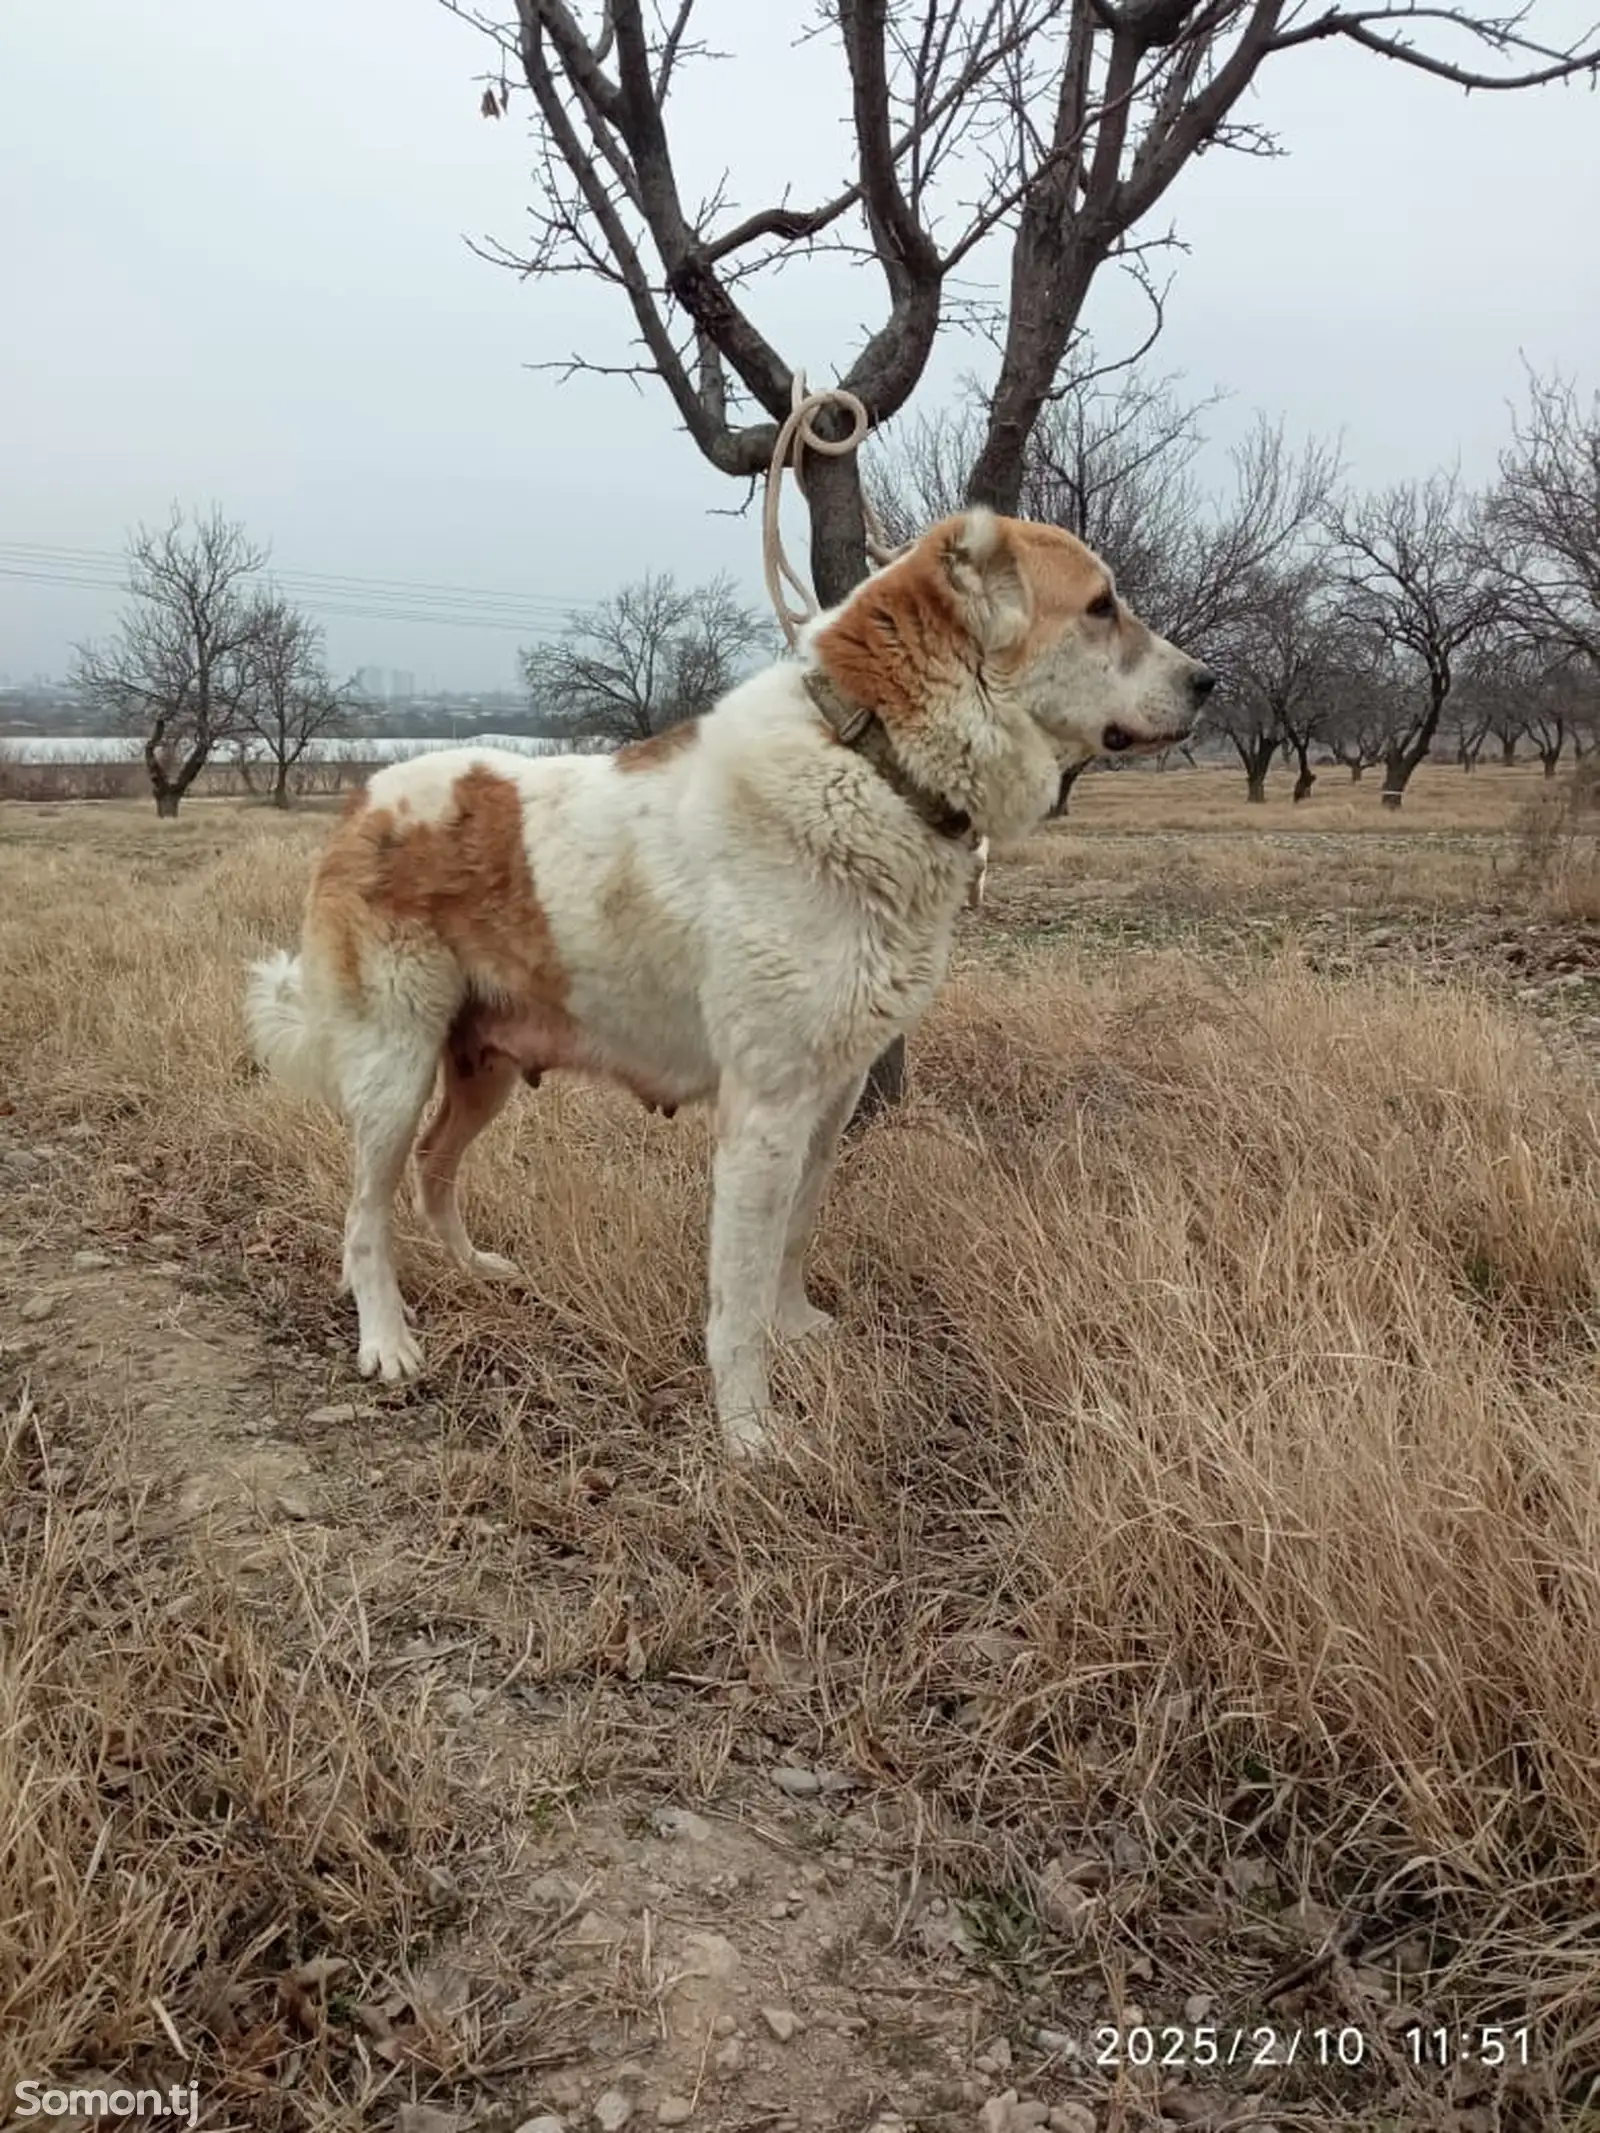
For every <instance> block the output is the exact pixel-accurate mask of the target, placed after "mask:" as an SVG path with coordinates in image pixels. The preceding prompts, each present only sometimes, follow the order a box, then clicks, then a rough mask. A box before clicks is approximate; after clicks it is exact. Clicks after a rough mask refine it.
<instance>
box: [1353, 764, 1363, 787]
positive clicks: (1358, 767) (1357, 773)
mask: <svg viewBox="0 0 1600 2133" xmlns="http://www.w3.org/2000/svg"><path fill="white" fill-rule="evenodd" d="M1366 767H1367V766H1366V764H1365V763H1352V764H1351V765H1350V782H1351V784H1352V785H1359V784H1360V783H1361V773H1362V772H1363V771H1364V770H1365V769H1366Z"/></svg>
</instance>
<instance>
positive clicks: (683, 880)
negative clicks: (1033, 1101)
mask: <svg viewBox="0 0 1600 2133" xmlns="http://www.w3.org/2000/svg"><path fill="white" fill-rule="evenodd" d="M1211 684H1212V677H1211V676H1210V674H1208V673H1207V672H1206V670H1205V669H1204V668H1203V667H1201V666H1199V665H1198V664H1197V663H1196V662H1195V661H1194V660H1192V659H1190V658H1188V657H1186V656H1185V655H1184V654H1183V653H1182V652H1180V651H1178V650H1176V649H1175V648H1174V647H1173V646H1172V645H1170V644H1168V643H1166V642H1165V641H1164V640H1163V639H1161V638H1159V637H1156V636H1154V635H1153V634H1152V633H1151V632H1150V631H1149V630H1148V629H1146V628H1145V626H1144V625H1143V624H1142V623H1140V622H1138V621H1136V620H1135V619H1134V617H1133V616H1132V615H1130V614H1129V613H1128V612H1127V611H1126V609H1125V608H1124V607H1123V606H1122V605H1121V603H1120V602H1119V600H1118V599H1117V596H1116V593H1115V589H1114V587H1113V585H1112V583H1111V579H1110V576H1109V574H1108V573H1107V571H1106V569H1105V567H1104V565H1103V564H1102V563H1100V562H1099V560H1098V559H1097V558H1096V557H1095V556H1094V555H1092V554H1091V553H1090V552H1089V550H1088V549H1086V548H1085V547H1083V546H1082V544H1081V543H1080V542H1078V541H1076V540H1074V539H1073V538H1072V537H1071V535H1069V534H1066V533H1062V532H1059V531H1057V530H1056V529H1055V528H1053V527H1047V526H1041V525H1034V524H1029V523H1025V522H1022V521H1018V520H1014V519H1001V518H996V517H995V516H993V515H992V514H991V513H989V512H987V511H980V510H974V511H970V512H967V513H965V514H963V515H962V516H959V517H956V518H952V519H948V520H946V521H945V522H944V523H942V524H940V525H938V526H935V527H933V528H932V530H931V531H930V532H928V533H927V534H926V535H925V536H924V537H923V538H922V539H921V540H920V541H919V542H918V543H917V544H916V545H915V547H914V548H912V549H911V550H910V551H909V552H908V553H907V554H905V555H904V556H903V557H901V558H900V559H899V560H898V561H896V562H895V563H893V564H892V565H890V566H889V568H887V569H886V570H884V571H882V572H880V573H879V574H878V575H877V576H876V577H873V578H871V579H869V580H868V581H867V582H866V583H865V584H863V585H862V586H860V587H859V588H858V589H857V591H856V592H854V593H853V594H852V595H851V597H850V598H849V599H848V600H847V601H846V602H845V603H844V604H843V605H842V606H840V607H837V608H835V609H833V610H832V611H830V612H828V613H825V614H822V615H820V616H818V617H817V619H816V621H815V622H814V623H813V624H811V626H810V628H809V629H808V631H807V633H806V640H805V643H804V645H803V647H802V655H801V659H800V661H799V662H798V663H793V662H784V663H783V664H780V665H777V666H773V667H769V668H768V669H767V670H766V671H765V672H763V673H760V674H757V675H756V676H754V677H753V678H752V679H751V680H749V681H746V682H743V683H741V684H740V685H739V686H738V687H737V688H735V689H733V690H732V691H731V692H730V693H729V694H728V695H727V696H726V697H724V698H723V700H722V701H721V702H720V703H719V704H718V705H717V706H716V708H715V709H714V710H713V711H711V712H710V713H709V714H708V715H707V716H706V717H704V718H702V719H699V720H696V721H694V722H691V723H689V724H685V725H681V726H677V727H674V728H671V729H670V730H668V731H667V732H665V733H663V734H661V735H659V736H658V737H657V738H655V739H653V740H649V741H645V742H642V743H638V744H635V745H633V746H631V747H627V748H623V749H621V750H620V751H619V752H618V753H617V754H616V755H613V756H602V757H595V756H564V757H546V758H542V759H541V758H528V757H523V756H517V755H513V754H509V753H499V752H495V751H493V750H489V749H472V748H465V749H459V750H451V751H450V752H449V753H444V754H435V755H426V756H422V757H419V758H417V759H416V760H414V761H411V762H406V763H399V764H395V765H394V766H392V767H391V768H389V769H386V770H382V771H379V772H378V773H377V775H376V776H375V777H373V779H372V780H371V782H370V784H369V785H368V786H367V787H366V789H365V791H364V792H361V793H357V794H355V795H354V796H353V797H352V801H351V803H350V805H349V807H348V809H347V812H346V816H345V819H344V821H343V823H342V824H341V826H340V827H339V829H338V830H337V831H336V832H335V834H334V836H333V839H332V841H331V843H330V844H329V846H328V848H327V850H326V852H325V853H324V854H323V857H322V859H321V862H320V864H319V865H318V868H317V871H316V875H315V878H314V880H313V882H312V886H311V892H310V898H309V903H308V906H307V911H306V918H305V928H304V934H303V939H302V945H301V951H300V954H299V955H298V956H297V957H290V956H287V955H279V956H276V957H274V958H273V959H271V960H270V961H268V962H265V963H259V964H257V965H256V966H255V967H254V969H253V970H252V972H251V977H250V984H249V988H248V995H247V1000H246V1019H247V1022H248V1025H249V1031H250V1036H251V1040H252V1043H253V1046H254V1049H255V1051H256V1054H257V1056H258V1058H259V1059H260V1060H261V1062H262V1063H263V1064H264V1065H265V1066H268V1067H270V1068H272V1069H274V1070H275V1071H276V1072H277V1073H279V1074H280V1075H281V1076H282V1077H283V1078H284V1079H285V1080H286V1081H288V1082H290V1083H292V1084H294V1085H297V1086H298V1087H300V1088H301V1089H303V1090H305V1091H307V1092H309V1093H315V1094H318V1095H321V1096H324V1097H327V1098H328V1099H330V1100H332V1101H333V1102H335V1103H337V1104H338V1105H340V1106H341V1107H342V1109H343V1111H344V1113H345V1115H346V1117H347V1118H348V1120H349V1122H350V1125H351V1128H352V1130H353V1133H354V1137H355V1178H354V1191H353V1196H352V1198H351V1201H350V1208H349V1214H348V1217H347V1220H346V1223H345V1243H344V1278H345V1283H346V1285H347V1286H348V1287H349V1288H350V1290H351V1291H352V1292H353V1293H354V1296H355V1304H356V1311H357V1315H358V1318H359V1322H360V1349H359V1356H358V1367H359V1368H360V1370H361V1372H362V1373H363V1375H367V1376H370V1375H372V1374H373V1373H375V1372H376V1373H380V1374H381V1375H382V1376H383V1377H384V1378H387V1379H397V1378H407V1377H410V1376H412V1375H413V1374H414V1373H415V1372H416V1371H417V1370H419V1369H420V1368H421V1364H422V1357H421V1353H420V1351H419V1349H418V1346H417V1343H416V1341H415V1339H414V1338H413V1336H412V1333H411V1330H410V1328H409V1325H408V1323H407V1314H406V1310H405V1306H404V1305H403V1303H402V1301H401V1296H400V1288H399V1284H398V1282H397V1280H396V1276H395V1268H394V1260H393V1255H392V1243H391V1203H392V1201H393V1198H394V1193H395V1190H396V1187H397V1186H398V1184H399V1182H400V1179H401V1176H402V1174H403V1172H404V1169H405V1166H406V1160H407V1157H408V1155H409V1154H410V1153H411V1149H412V1144H413V1141H416V1155H417V1169H418V1183H419V1193H418V1198H419V1204H420V1207H421V1210H422V1212H423V1214H424V1215H425V1216H426V1218H427V1219H428V1221H429V1222H430V1223H431V1225H432V1227H433V1229H434V1230H435V1232H436V1233H437V1234H438V1236H439V1237H440V1238H441V1239H442V1240H443V1242H444V1243H445V1245H446V1246H447V1247H448V1248H449V1249H450V1251H451V1252H452V1253H453V1254H454V1255H455V1257H456V1258H457V1259H458V1260H460V1261H461V1263H462V1264H463V1265H465V1266H467V1267H469V1268H471V1269H473V1270H475V1271H476V1272H478V1273H480V1274H484V1275H488V1276H507V1275H510V1274H512V1273H514V1272H515V1269H514V1268H513V1267H512V1266H511V1265H510V1264H509V1263H508V1262H507V1261H505V1260H503V1259H500V1258H498V1257H496V1256H494V1255H493V1254H491V1253H486V1252H480V1251H479V1250H477V1249H476V1247H475V1246H474V1245H473V1243H472V1240H471V1239H470V1237H469V1236H468V1235H467V1232H466V1229H465V1227H464V1226H463V1223H462V1219H461V1215H460V1212H459V1210H458V1208H457V1204H456V1173H457V1170H458V1169H459V1167H460V1163H461V1158H462V1156H463V1155H464V1154H465V1152H466V1149H467V1147H468V1145H469V1143H470V1142H471V1141H472V1140H473V1138H474V1136H475V1135H477V1134H478V1133H480V1132H481V1131H482V1130H483V1128H484V1127H485V1126H486V1125H487V1124H488V1123H489V1121H490V1120H491V1119H492V1118H493V1117H494V1115H495V1114H496V1112H497V1111H498V1110H499V1109H500V1107H501V1106H502V1105H503V1104H504V1102H505V1100H506V1098H507V1096H508V1095H509V1094H510V1093H511V1090H512V1089H513V1087H514V1086H515V1085H516V1082H517V1081H518V1079H519V1078H520V1077H526V1078H527V1079H529V1080H530V1081H535V1082H536V1081H537V1080H538V1077H539V1076H540V1074H542V1073H545V1072H547V1071H549V1070H551V1069H555V1068H570V1069H576V1070H578V1071H580V1072H586V1073H591V1074H599V1075H604V1076H609V1077H612V1078H614V1079H616V1080H618V1081H620V1082H622V1083H623V1084H625V1085H626V1086H627V1087H629V1088H631V1089H633V1090H634V1091H635V1092H636V1093H637V1094H638V1095H639V1096H641V1097H642V1098H643V1099H644V1100H645V1101H646V1102H648V1103H651V1104H657V1105H660V1106H662V1107H664V1108H668V1109H671V1108H675V1107H676V1106H677V1105H679V1104H685V1103H693V1102H696V1101H699V1100H703V1099H714V1100H715V1103H716V1129H717V1152H716V1162H715V1172H714V1199H713V1209H712V1217H711V1255H710V1316H709V1321H708V1325H707V1334H706V1340H707V1348H708V1353H709V1361H710V1365H711V1376H712V1383H713V1387H714V1391H715V1395H716V1406H717V1414H718V1417H719V1420H720V1422H721V1425H722V1431H723V1436H724V1440H725V1442H726V1444H727V1447H728V1449H729V1451H730V1452H733V1453H735V1454H750V1453H754V1452H757V1451H759V1450H760V1449H761V1448H762V1446H763V1445H764V1444H765V1442H766V1436H767V1426H768V1422H769V1419H770V1416H769V1406H768V1354H767V1344H768V1339H769V1336H770V1335H774V1334H775V1335H777V1336H779V1337H780V1338H784V1337H787V1338H794V1337H796V1336H799V1335H802V1334H807V1333H811V1332H814V1331H816V1330H818V1329H819V1328H821V1327H824V1326H826V1325H827V1324H828V1323H829V1321H828V1319H827V1318H826V1316H825V1315H824V1314H823V1313H822V1312H821V1311H818V1310H816V1309H814V1308H813V1307H812V1305H811V1304H810V1303H809V1302H808V1301H807V1299H806V1293H805V1287H804V1282H803V1279H802V1269H803V1263H804V1258H805V1251H806V1244H807V1240H808V1238H809V1236H810V1233H811V1229H812V1226H813V1223H814V1221H815V1218H816V1213H817V1207H818V1203H819V1201H820V1199H821V1196H822V1192H823V1188H824V1185H825V1183H826V1181H827V1177H828V1174H829V1171H830V1170H831V1168H832V1165H833V1160H834V1154H835V1149H836V1145H837V1142H838V1139H839V1134H840V1130H841V1128H842V1127H843V1126H844V1124H845V1122H846V1121H847V1120H848V1118H849V1117H850V1114H851V1112H852V1110H853V1109H854V1107H855V1103H856V1099H857V1096H858V1094H859V1092H860V1089H861V1084H862V1080H863V1077H864V1075H865V1073H866V1070H867V1068H868V1066H869V1065H870V1063H871V1062H872V1060H873V1059H875V1058H876V1057H877V1056H878V1054H879V1053H880V1052H881V1051H882V1050H883V1049H884V1047H885V1045H886V1044H888V1043H889V1041H890V1040H891V1039H892V1038H893V1037H895V1036H896V1035H898V1034H899V1033H900V1032H902V1031H904V1030H906V1029H908V1028H909V1027H910V1025H911V1024H912V1023H914V1022H915V1021H916V1020H917V1018H918V1017H919V1016H920V1015H921V1014H922V1012H923V1010H924V1009H925V1008H926V1007H927V1005H928V1003H929V1001H930V1000H931V999H932V997H933V995H934V992H935V989H936V988H937V986H938V985H939V982H940V979H941V978H942V976H943V973H944V969H945V963H946V959H947V957H948V954H949V950H950V940H951V933H952V928H953V925H954V922H955V917H956V913H957V911H958V910H959V909H960V906H961V902H962V899H963V897H964V896H965V894H966V892H967V889H968V885H969V882H970V880H971V878H972V874H973V868H974V863H975V858H974V855H975V851H976V848H977V846H978V844H979V841H980V840H981V839H984V838H992V839H995V840H997V841H1003V840H1005V839H1008V838H1014V837H1017V836H1019V835H1021V834H1023V833H1025V832H1027V831H1029V830H1031V829H1033V828H1034V827H1035V826H1036V825H1037V824H1038V823H1040V822H1041V821H1042V820H1043V819H1044V818H1045V816H1046V815H1047V814H1049V813H1050V811H1051V809H1052V806H1053V804H1054V802H1055V800H1056V796H1057V792H1058V789H1059V786H1060V782H1061V776H1062V773H1063V771H1064V770H1067V769H1069V768H1071V767H1072V766H1073V765H1074V764H1076V763H1080V762H1083V761H1085V760H1087V759H1088V758H1089V757H1091V756H1093V755H1097V754H1100V753H1102V752H1103V751H1111V752H1120V751H1122V750H1125V749H1138V748H1152V747H1161V746H1166V745H1170V744H1171V743H1172V742H1174V741H1178V740H1181V739H1183V738H1184V736H1185V735H1186V734H1187V733H1188V732H1189V731H1190V728H1191V727H1192V725H1193V723H1194V719H1195V714H1196V712H1197V709H1198V707H1199V704H1200V701H1201V699H1202V698H1203V697H1204V696H1205V695H1206V693H1207V692H1208V691H1209V689H1210V687H1211ZM436 1083H438V1084H439V1085H440V1089H441V1094H440V1101H439V1104H438V1107H437V1109H436V1110H435V1112H434V1115H433V1118H432V1120H431V1122H430V1123H429V1125H428V1126H427V1128H426V1130H425V1131H424V1132H423V1133H422V1135H421V1138H420V1140H418V1139H417V1128H418V1125H419V1123H420V1121H421V1118H422V1113H423V1110H424V1107H425V1106H426V1104H427V1102H428V1097H429V1094H430V1092H431V1091H432V1090H433V1088H434V1087H435V1084H436Z"/></svg>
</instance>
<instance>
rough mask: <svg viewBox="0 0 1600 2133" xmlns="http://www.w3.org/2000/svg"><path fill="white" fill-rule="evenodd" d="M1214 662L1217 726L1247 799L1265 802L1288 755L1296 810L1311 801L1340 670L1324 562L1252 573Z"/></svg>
mask: <svg viewBox="0 0 1600 2133" xmlns="http://www.w3.org/2000/svg"><path fill="white" fill-rule="evenodd" d="M1208 656H1210V657H1211V658H1212V660H1213V663H1214V664H1215V665H1216V666H1217V669H1218V672H1219V673H1220V674H1221V676H1222V681H1223V687H1222V689H1221V690H1220V691H1219V692H1218V693H1219V696H1220V698H1221V701H1220V704H1219V707H1218V709H1217V711H1216V713H1215V715H1214V716H1213V718H1212V719H1211V721H1210V723H1211V724H1212V725H1214V726H1215V727H1216V728H1217V729H1218V730H1219V731H1221V732H1223V733H1225V734H1226V735H1227V737H1228V739H1229V740H1230V741H1231V742H1232V743H1233V746H1234V749H1235V752H1236V753H1237V755H1238V757H1239V760H1240V762H1241V763H1242V764H1243V765H1244V773H1245V791H1246V796H1247V797H1248V798H1249V799H1251V800H1256V801H1261V800H1265V798H1266V796H1267V793H1266V781H1267V773H1268V771H1269V770H1270V769H1271V767H1272V761H1273V758H1274V756H1276V755H1277V754H1278V753H1279V752H1280V751H1282V752H1283V753H1284V754H1285V755H1286V756H1288V755H1293V757H1294V758H1295V761H1296V765H1297V771H1296V777H1295V784H1294V798H1295V800H1296V802H1299V801H1301V800H1305V799H1307V798H1309V796H1310V793H1311V788H1312V786H1313V785H1314V784H1315V783H1316V772H1315V771H1314V770H1313V769H1312V768H1311V749H1312V746H1313V744H1314V742H1316V741H1317V740H1318V739H1320V738H1321V737H1322V730H1323V722H1324V720H1325V718H1326V715H1327V710H1328V703H1329V696H1328V683H1329V679H1330V676H1331V675H1332V673H1333V671H1334V668H1335V664H1336V648H1335V636H1334V627H1333V623H1332V620H1331V618H1330V615H1329V612H1328V583H1327V577H1326V573H1325V570H1324V569H1323V567H1322V565H1321V562H1320V560H1319V559H1317V558H1314V557H1307V558H1303V559H1301V560H1299V561H1297V562H1296V563H1294V564H1292V565H1290V566H1288V567H1285V568H1278V569H1274V568H1272V567H1271V566H1270V565H1269V566H1265V567H1263V568H1261V569H1259V570H1256V571H1254V572H1252V573H1251V574H1250V577H1249V580H1248V582H1247V584H1246V585H1244V586H1241V587H1240V589H1239V593H1238V596H1237V603H1236V612H1235V614H1234V617H1233V619H1232V622H1231V626H1230V627H1229V628H1228V629H1227V631H1226V633H1225V634H1224V635H1223V637H1222V639H1221V642H1220V643H1219V645H1218V646H1217V647H1216V648H1215V649H1214V650H1213V651H1212V652H1211V653H1210V654H1209V655H1208Z"/></svg>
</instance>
